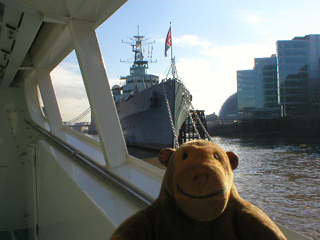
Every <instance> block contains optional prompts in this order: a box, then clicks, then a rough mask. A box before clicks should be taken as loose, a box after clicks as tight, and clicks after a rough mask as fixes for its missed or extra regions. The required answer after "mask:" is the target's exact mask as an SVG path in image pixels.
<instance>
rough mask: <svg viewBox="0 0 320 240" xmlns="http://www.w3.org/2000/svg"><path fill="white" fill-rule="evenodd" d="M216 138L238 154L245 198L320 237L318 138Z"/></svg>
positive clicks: (292, 226)
mask: <svg viewBox="0 0 320 240" xmlns="http://www.w3.org/2000/svg"><path fill="white" fill-rule="evenodd" d="M213 140H214V142H216V143H217V144H219V145H220V146H221V147H222V148H224V149H225V150H227V151H234V152H235V153H237V154H238V156H239V159H240V163H239V166H238V168H237V169H236V170H235V172H234V181H235V184H236V187H237V189H238V191H239V194H240V195H241V196H242V197H243V198H244V199H246V200H248V201H249V202H251V203H253V204H255V205H256V206H258V207H259V208H261V209H262V210H263V211H264V212H266V213H267V214H268V215H269V216H270V218H272V219H273V220H275V221H276V222H278V223H280V224H282V225H284V226H287V227H289V228H290V229H292V230H294V231H297V232H300V233H302V234H304V235H306V236H308V237H311V238H313V239H320V229H319V226H320V187H319V186H320V179H319V176H320V146H319V144H317V142H319V139H314V140H313V139H304V140H302V139H299V140H298V141H295V139H259V140H250V139H249V140H243V139H226V138H218V137H215V138H214V139H213ZM300 144H307V147H306V148H301V147H300Z"/></svg>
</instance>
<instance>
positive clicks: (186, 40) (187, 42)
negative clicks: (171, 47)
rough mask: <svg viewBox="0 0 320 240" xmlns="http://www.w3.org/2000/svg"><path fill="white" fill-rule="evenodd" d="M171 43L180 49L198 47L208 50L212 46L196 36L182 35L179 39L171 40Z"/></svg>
mask: <svg viewBox="0 0 320 240" xmlns="http://www.w3.org/2000/svg"><path fill="white" fill-rule="evenodd" d="M173 42H174V44H175V45H178V46H181V47H194V46H200V47H202V48H205V49H207V48H209V47H210V46H212V43H211V42H209V41H207V40H205V39H200V38H199V37H198V36H195V35H183V36H181V37H177V38H173Z"/></svg>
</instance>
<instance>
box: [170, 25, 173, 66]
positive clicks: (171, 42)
mask: <svg viewBox="0 0 320 240" xmlns="http://www.w3.org/2000/svg"><path fill="white" fill-rule="evenodd" d="M170 29H171V61H172V56H173V51H172V45H173V44H172V42H173V41H172V40H173V39H172V28H171V22H170Z"/></svg>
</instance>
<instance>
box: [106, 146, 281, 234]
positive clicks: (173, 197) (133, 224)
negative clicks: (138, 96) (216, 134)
mask: <svg viewBox="0 0 320 240" xmlns="http://www.w3.org/2000/svg"><path fill="white" fill-rule="evenodd" d="M159 160H160V162H161V163H162V164H163V165H164V166H166V167H167V170H166V173H165V176H164V178H163V183H162V187H161V190H160V194H159V197H158V198H157V199H156V200H155V201H154V202H153V203H152V204H151V205H150V206H149V207H147V208H145V209H143V210H141V211H139V212H138V213H136V214H134V215H133V216H132V217H130V218H128V219H127V220H126V221H124V222H123V223H122V224H121V225H120V226H119V227H118V229H116V231H115V232H114V234H113V235H112V236H111V240H133V239H135V240H143V239H146V240H147V239H148V240H149V239H150V240H153V239H154V240H171V239H172V240H177V239H182V240H188V239H196V240H198V239H199V240H200V239H201V240H207V239H208V240H214V239H245V240H250V239H252V240H273V239H277V240H279V239H286V237H285V236H284V235H283V233H282V232H281V231H280V230H279V228H278V227H277V226H276V225H275V224H274V223H273V222H272V221H271V219H270V218H269V217H268V216H267V215H266V214H265V213H264V212H263V211H262V210H260V209H259V208H257V207H255V206H254V205H252V204H251V203H249V202H247V201H245V200H244V199H242V198H241V197H240V196H239V194H238V192H237V190H236V187H235V185H234V183H233V170H234V169H235V168H236V167H237V166H238V161H239V160H238V157H237V155H236V154H234V153H233V152H225V151H223V150H222V148H221V147H219V146H218V145H216V144H214V143H212V142H209V141H205V140H196V141H191V142H187V143H184V144H182V145H181V146H180V147H179V148H178V149H177V150H175V149H171V148H166V149H162V150H161V152H160V153H159Z"/></svg>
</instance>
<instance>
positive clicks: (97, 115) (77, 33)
mask: <svg viewBox="0 0 320 240" xmlns="http://www.w3.org/2000/svg"><path fill="white" fill-rule="evenodd" d="M69 28H70V32H71V36H72V38H73V43H74V47H75V50H76V54H77V58H78V61H79V66H80V70H81V73H82V77H83V81H84V85H85V88H86V92H87V95H88V99H89V102H90V106H91V111H92V116H93V118H94V121H95V124H96V128H97V132H98V134H99V138H100V143H101V147H102V151H103V154H104V156H105V160H106V165H107V167H116V166H119V165H122V164H124V163H126V161H127V159H126V158H127V155H128V153H127V147H126V145H125V141H124V138H123V135H122V131H121V126H120V122H119V119H118V115H117V112H116V108H115V105H114V101H113V96H112V94H111V90H110V86H109V81H108V78H107V74H106V71H105V68H104V65H103V61H102V56H101V52H100V48H99V44H98V40H97V36H96V34H95V31H94V30H93V25H92V23H91V22H88V21H80V20H74V19H73V20H71V21H70V23H69Z"/></svg>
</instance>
